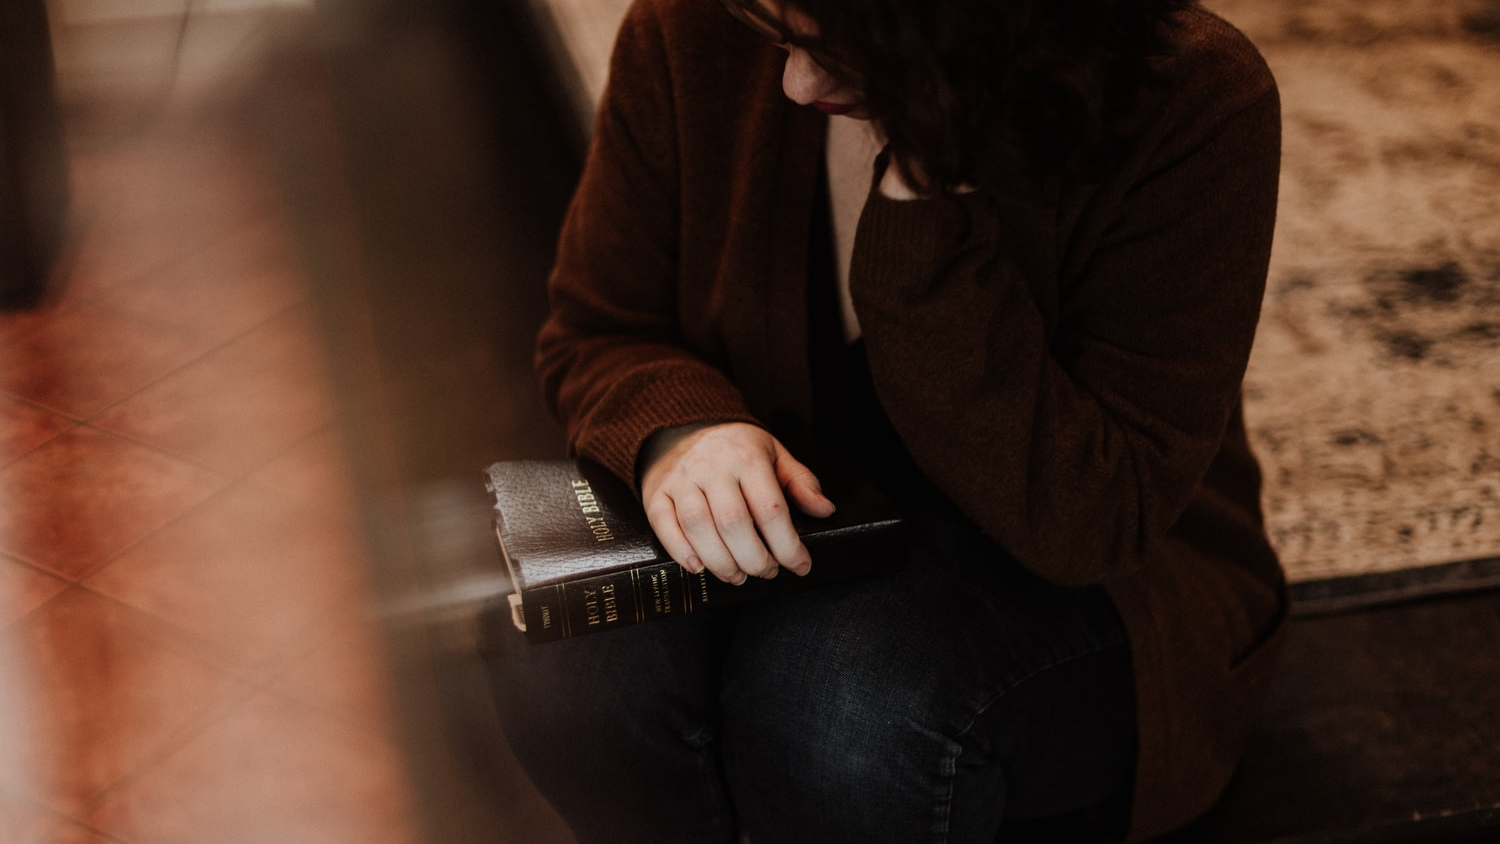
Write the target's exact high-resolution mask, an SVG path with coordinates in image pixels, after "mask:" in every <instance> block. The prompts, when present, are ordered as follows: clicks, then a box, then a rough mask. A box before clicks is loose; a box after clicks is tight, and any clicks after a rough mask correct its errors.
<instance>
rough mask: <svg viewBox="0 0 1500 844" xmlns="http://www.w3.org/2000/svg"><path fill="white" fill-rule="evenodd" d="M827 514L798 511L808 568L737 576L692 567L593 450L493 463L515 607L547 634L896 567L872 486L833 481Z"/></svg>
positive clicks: (521, 620) (493, 489) (896, 552)
mask: <svg viewBox="0 0 1500 844" xmlns="http://www.w3.org/2000/svg"><path fill="white" fill-rule="evenodd" d="M822 480H823V482H824V487H825V491H826V492H827V494H828V496H829V498H831V499H832V500H833V502H834V504H835V505H836V506H837V508H838V509H837V512H835V513H834V514H833V515H832V516H830V517H829V518H827V519H814V518H811V517H806V516H803V515H802V514H800V513H796V514H794V516H793V519H794V521H795V522H796V524H797V529H798V532H799V533H800V534H801V536H802V541H803V543H804V544H806V545H807V549H808V551H809V553H811V554H812V560H813V564H812V569H811V571H809V572H808V574H807V575H805V576H803V577H798V576H796V575H794V574H792V573H790V572H782V573H781V574H779V575H778V576H777V577H774V578H771V579H769V580H765V579H761V578H755V577H752V578H750V579H749V580H748V581H746V582H745V583H744V584H742V585H740V586H731V585H729V584H727V583H724V582H723V581H720V580H719V579H718V578H716V577H714V576H713V575H712V574H710V573H709V572H707V571H705V572H702V573H700V574H696V575H695V574H691V573H689V572H688V571H687V570H686V569H684V568H682V567H681V566H679V565H678V564H677V563H676V562H674V561H673V560H672V559H671V558H670V557H669V556H667V553H666V551H665V550H663V548H662V547H661V544H660V543H659V542H657V540H656V536H655V534H654V533H653V532H652V530H651V526H650V524H649V523H648V522H647V520H646V513H645V510H644V509H643V508H642V506H641V504H640V502H639V501H638V500H637V499H636V497H635V495H634V493H633V492H632V491H631V490H630V489H629V488H628V487H627V486H626V485H625V484H624V483H622V482H621V481H620V480H619V479H618V478H616V477H615V476H614V475H612V474H610V473H609V471H608V470H606V469H604V468H603V467H602V466H599V465H598V464H596V463H593V462H590V461H587V460H508V461H502V462H499V463H495V464H493V465H491V466H490V467H489V468H488V469H487V470H486V483H485V485H486V487H487V488H488V489H489V491H490V493H491V494H492V495H493V496H494V503H495V532H496V535H497V536H498V537H499V539H500V555H501V557H502V558H503V559H504V561H505V566H506V568H507V569H508V570H509V572H510V579H511V584H512V587H513V591H512V593H511V595H510V596H509V600H510V606H511V618H512V620H513V621H514V622H515V625H516V627H517V628H518V629H520V630H521V631H523V632H524V633H525V634H526V637H527V639H529V640H530V641H532V642H550V641H555V640H558V639H566V638H569V637H572V636H580V635H584V634H587V633H597V632H602V631H605V630H613V629H615V628H617V627H624V626H626V625H630V624H637V623H640V622H643V621H653V620H656V619H663V618H672V617H674V616H678V615H684V614H686V613H692V612H698V611H700V610H704V609H710V608H713V607H719V606H727V605H730V604H737V603H743V602H745V601H749V600H754V599H757V598H761V597H765V596H769V595H775V594H778V593H783V592H788V591H792V590H800V589H807V588H811V587H814V586H818V585H822V584H826V583H832V582H836V581H840V580H846V579H849V578H852V577H856V576H861V575H866V574H872V573H877V572H883V571H890V570H892V569H894V568H896V567H897V566H899V565H901V563H902V561H903V560H904V558H905V543H904V542H902V541H901V538H900V532H901V530H902V524H901V520H900V518H899V517H897V516H896V515H895V511H894V509H893V508H892V507H891V505H890V504H889V502H888V501H886V500H885V499H884V497H883V496H881V495H880V494H879V493H878V492H876V491H875V490H874V488H873V487H870V486H866V485H858V484H847V483H846V484H843V485H842V486H838V485H830V484H829V479H828V478H823V479H822Z"/></svg>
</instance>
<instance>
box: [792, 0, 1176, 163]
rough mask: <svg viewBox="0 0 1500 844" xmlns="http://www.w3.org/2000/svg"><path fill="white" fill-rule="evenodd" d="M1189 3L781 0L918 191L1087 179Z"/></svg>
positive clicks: (1128, 0)
mask: <svg viewBox="0 0 1500 844" xmlns="http://www.w3.org/2000/svg"><path fill="white" fill-rule="evenodd" d="M1192 3H1193V0H794V2H793V3H792V5H793V6H795V7H796V8H797V9H799V10H801V11H803V12H805V13H806V14H807V15H808V16H809V17H811V18H812V19H813V20H815V21H817V23H818V27H819V30H820V36H821V37H820V39H819V40H820V41H821V42H823V44H825V45H826V46H827V47H828V48H829V49H830V51H832V52H833V53H835V54H836V55H837V56H838V57H839V58H840V59H841V60H842V61H845V62H847V63H848V64H849V65H850V66H852V67H854V68H857V69H858V70H859V71H860V72H861V73H862V74H863V81H862V88H863V91H864V96H865V105H866V108H867V109H868V111H869V113H870V116H871V117H872V118H874V119H875V120H877V121H879V122H880V123H881V126H882V128H883V129H884V130H885V133H886V137H887V140H888V141H889V144H890V149H891V153H892V158H893V161H894V163H895V164H896V165H897V166H900V167H902V169H903V175H906V176H907V177H908V181H909V182H911V183H913V184H914V185H918V186H921V188H922V189H924V190H927V191H934V190H941V189H943V188H949V187H953V186H956V185H959V184H964V183H968V184H978V185H984V186H987V187H993V188H1012V189H1013V188H1016V187H1018V186H1020V185H1021V184H1023V183H1029V184H1032V185H1035V184H1037V183H1041V182H1045V181H1047V180H1050V179H1051V178H1053V177H1056V176H1059V175H1063V174H1073V175H1077V176H1082V177H1085V178H1086V177H1087V176H1088V175H1089V174H1090V173H1092V172H1093V171H1095V170H1096V169H1097V168H1098V167H1099V165H1100V164H1101V163H1102V162H1104V161H1106V160H1108V158H1109V156H1110V154H1111V153H1112V151H1113V150H1114V148H1115V147H1116V146H1117V145H1118V140H1119V139H1118V138H1117V137H1116V135H1117V132H1116V128H1117V124H1118V122H1119V118H1120V117H1122V116H1123V115H1124V114H1126V113H1128V112H1129V111H1130V109H1131V108H1132V107H1133V105H1134V104H1135V100H1136V97H1137V94H1138V93H1139V92H1140V91H1141V89H1142V88H1143V86H1145V85H1146V84H1147V83H1148V81H1149V80H1150V79H1151V72H1150V71H1151V66H1152V61H1153V60H1154V59H1155V58H1157V57H1159V56H1161V55H1164V54H1165V53H1166V51H1167V47H1168V44H1169V31H1168V27H1169V26H1170V25H1171V24H1170V17H1171V15H1172V14H1173V13H1175V12H1177V11H1179V10H1181V9H1183V8H1185V7H1187V6H1190V5H1192Z"/></svg>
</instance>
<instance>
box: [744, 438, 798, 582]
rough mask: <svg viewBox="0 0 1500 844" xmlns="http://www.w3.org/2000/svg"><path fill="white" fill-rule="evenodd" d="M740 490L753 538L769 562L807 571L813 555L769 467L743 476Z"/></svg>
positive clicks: (795, 571) (782, 566) (794, 569)
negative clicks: (765, 553)
mask: <svg viewBox="0 0 1500 844" xmlns="http://www.w3.org/2000/svg"><path fill="white" fill-rule="evenodd" d="M740 491H741V493H742V494H743V496H744V500H745V503H746V506H747V507H748V509H749V514H750V518H751V520H752V521H753V522H754V524H755V528H756V539H757V540H758V541H759V542H761V543H762V546H761V547H762V549H763V550H765V551H766V552H767V557H768V558H769V559H770V561H771V563H772V564H773V565H775V566H779V567H781V568H786V569H790V570H791V571H793V572H794V573H796V574H798V575H803V574H807V570H808V568H809V567H810V566H811V565H812V556H811V555H809V554H808V553H807V548H806V547H805V546H804V545H803V544H802V538H801V537H799V536H798V535H797V527H796V525H794V524H792V511H791V508H790V507H789V506H788V505H787V501H786V496H785V495H783V494H782V491H781V484H780V483H778V482H777V478H776V474H775V472H774V470H773V469H772V467H771V466H770V465H766V466H763V467H761V468H760V469H759V470H758V471H756V472H753V473H752V474H750V475H747V476H746V477H744V478H742V479H741V480H740Z"/></svg>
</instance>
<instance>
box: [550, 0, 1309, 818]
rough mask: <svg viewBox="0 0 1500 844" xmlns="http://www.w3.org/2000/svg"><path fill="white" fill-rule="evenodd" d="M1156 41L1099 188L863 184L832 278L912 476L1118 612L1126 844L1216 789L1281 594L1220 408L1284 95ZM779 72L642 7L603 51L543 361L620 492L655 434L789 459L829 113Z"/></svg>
mask: <svg viewBox="0 0 1500 844" xmlns="http://www.w3.org/2000/svg"><path fill="white" fill-rule="evenodd" d="M1179 23H1180V26H1179V27H1177V29H1176V35H1175V39H1176V42H1177V48H1178V49H1177V50H1176V51H1175V53H1174V55H1173V56H1172V57H1171V58H1169V59H1165V60H1163V65H1162V67H1161V71H1162V72H1161V83H1160V84H1158V85H1155V86H1153V87H1152V88H1150V89H1149V90H1148V91H1147V92H1146V94H1145V95H1144V97H1143V99H1142V101H1141V102H1140V104H1139V106H1138V107H1137V108H1136V109H1135V111H1134V112H1133V113H1132V116H1131V117H1130V118H1129V121H1128V123H1127V125H1126V129H1127V133H1128V136H1129V137H1130V138H1131V139H1132V141H1131V143H1130V145H1129V149H1128V151H1127V152H1126V153H1125V154H1124V155H1123V156H1121V157H1118V158H1117V159H1113V163H1112V164H1111V166H1110V167H1109V169H1108V171H1107V172H1106V173H1105V174H1104V175H1103V176H1102V177H1096V178H1093V179H1091V180H1089V181H1088V182H1087V183H1076V184H1075V183H1067V184H1058V185H1056V186H1054V187H1053V188H1050V189H1047V190H1045V191H1041V192H1037V191H1032V192H1029V193H1027V194H1024V195H1019V194H1018V195H1015V196H1011V195H1000V194H997V193H994V192H990V191H978V192H973V193H967V194H958V195H950V196H942V197H937V198H927V199H918V200H912V201H898V200H892V199H888V198H886V197H884V196H882V195H881V194H880V192H879V190H878V189H877V186H878V184H879V175H880V174H879V173H878V172H877V173H872V181H871V185H872V188H871V191H870V194H869V198H868V200H867V201H866V204H865V207H864V209H863V212H862V215H861V217H860V221H859V225H858V229H857V233H856V237H855V246H854V256H853V260H852V264H851V268H850V282H849V283H850V288H851V294H852V296H853V300H854V306H855V309H856V313H857V315H858V318H859V324H860V326H861V328H862V330H863V334H864V341H865V346H866V351H867V354H868V359H869V366H870V372H871V377H872V379H873V382H874V385H875V388H876V393H877V395H878V396H879V398H880V401H881V404H882V406H883V407H884V408H885V410H886V412H887V414H888V415H889V417H890V420H891V422H892V424H893V425H894V427H895V429H896V431H897V432H898V434H899V435H900V438H901V440H902V442H903V444H904V445H905V446H906V448H907V450H908V451H909V452H910V453H911V455H912V457H913V458H914V459H915V460H916V462H917V464H918V465H919V466H920V467H921V468H922V470H923V471H924V472H925V473H926V474H927V475H928V476H929V477H930V478H931V479H932V481H933V482H934V483H935V484H936V485H937V486H938V488H939V489H941V490H942V491H943V492H944V493H945V494H946V495H947V497H949V498H950V499H951V500H952V501H953V502H955V503H956V504H957V505H958V506H959V508H960V509H961V510H962V511H963V512H964V514H965V515H966V516H967V517H968V518H970V519H971V520H972V521H973V522H974V523H975V524H976V525H978V526H979V528H980V529H982V530H983V531H984V532H985V534H987V535H988V536H989V537H990V538H991V539H993V540H994V541H995V542H997V543H998V544H999V545H1000V546H1001V547H1003V548H1004V549H1006V550H1007V551H1008V552H1009V553H1010V554H1011V555H1012V556H1014V557H1015V559H1016V560H1018V561H1019V562H1020V563H1021V564H1022V565H1024V566H1025V567H1027V568H1028V569H1030V570H1031V571H1032V572H1034V573H1036V574H1037V575H1039V576H1041V577H1043V578H1046V579H1047V580H1050V581H1052V582H1054V583H1057V584H1060V585H1088V584H1102V585H1103V586H1104V587H1105V588H1106V589H1107V590H1108V593H1109V595H1110V596H1111V598H1112V599H1113V600H1114V603H1115V605H1116V607H1117V608H1118V610H1119V612H1120V615H1121V617H1122V619H1123V620H1124V623H1125V627H1126V630H1127V632H1128V634H1129V638H1130V642H1131V656H1132V659H1133V665H1134V672H1135V676H1136V698H1137V710H1138V712H1139V716H1138V729H1137V735H1138V747H1139V753H1138V762H1137V766H1136V775H1135V780H1134V792H1133V799H1132V801H1131V803H1132V805H1131V809H1132V811H1131V819H1130V831H1129V838H1130V839H1131V840H1139V839H1142V838H1145V837H1149V836H1151V835H1155V834H1158V833H1161V832H1164V831H1167V830H1170V829H1173V828H1175V827H1178V826H1181V825H1182V824H1184V823H1186V822H1187V821H1188V820H1190V819H1191V818H1192V817H1194V816H1195V815H1197V814H1198V813H1201V812H1202V811H1203V810H1204V809H1206V808H1207V807H1208V806H1209V805H1210V804H1211V803H1212V802H1213V801H1214V800H1215V799H1216V798H1217V796H1218V795H1219V793H1220V791H1221V790H1222V788H1223V787H1224V785H1225V783H1226V782H1227V780H1228V778H1229V775H1230V773H1231V772H1232V769H1233V767H1234V765H1235V762H1236V759H1237V757H1238V755H1239V753H1240V750H1241V748H1242V746H1243V743H1244V740H1245V737H1246V734H1247V732H1248V726H1249V719H1250V717H1251V715H1252V712H1253V710H1254V708H1255V706H1256V704H1257V701H1258V699H1259V698H1260V697H1261V691H1262V689H1263V688H1264V686H1265V684H1266V681H1267V678H1268V674H1269V669H1270V665H1271V662H1272V660H1273V657H1274V654H1275V652H1276V651H1277V650H1278V648H1277V644H1278V642H1279V639H1280V635H1279V634H1280V631H1281V628H1282V627H1283V621H1284V617H1285V604H1286V599H1285V587H1284V582H1283V577H1282V573H1281V570H1280V567H1279V565H1278V563H1277V560H1276V557H1275V554H1274V553H1273V551H1272V549H1271V546H1270V544H1269V542H1268V541H1267V538H1266V534H1265V530H1264V526H1263V523H1262V516H1261V509H1260V500H1259V496H1260V473H1259V469H1258V467H1257V464H1256V462H1255V459H1254V457H1253V456H1252V454H1251V451H1250V447H1249V443H1248V441H1247V437H1246V432H1245V426H1244V422H1243V419H1242V415H1241V395H1240V385H1241V380H1242V377H1243V374H1244V369H1245V365H1246V361H1247V358H1248V356H1249V351H1250V346H1251V341H1252V339H1253V335H1254V331H1255V325H1256V321H1257V319H1258V316H1259V310H1260V303H1261V297H1262V294H1263V292H1264V285H1265V278H1266V268H1267V262H1268V260H1269V254H1270V246H1271V234H1272V227H1273V221H1274V217H1275V207H1276V189H1277V176H1278V170H1279V158H1280V110H1279V100H1278V97H1277V93H1276V88H1275V84H1274V82H1273V80H1272V78H1271V75H1270V73H1269V71H1268V70H1267V68H1266V66H1265V64H1264V62H1263V61H1262V60H1261V58H1260V56H1259V55H1258V54H1257V53H1256V51H1255V49H1254V48H1253V47H1252V46H1251V45H1250V44H1249V42H1248V41H1246V40H1245V39H1244V38H1243V36H1241V35H1240V34H1239V33H1237V32H1236V31H1235V30H1234V29H1233V28H1232V27H1230V26H1229V25H1228V24H1227V23H1225V22H1224V21H1222V20H1220V19H1219V18H1216V17H1214V16H1212V15H1211V14H1209V13H1207V12H1205V11H1202V10H1192V11H1189V12H1186V13H1184V14H1183V15H1182V16H1181V18H1180V20H1179ZM784 58H785V56H784V54H783V53H781V52H779V51H778V50H776V48H774V47H773V46H771V45H769V44H766V43H765V42H763V41H761V40H759V39H757V38H756V37H755V36H754V34H753V33H750V32H748V31H747V30H744V29H743V28H742V27H739V26H738V25H737V24H736V23H735V22H734V21H733V20H731V19H730V18H729V16H728V15H725V14H724V12H723V10H722V9H720V8H719V7H718V4H716V3H711V2H705V0H637V2H636V3H635V4H634V6H633V7H632V8H631V10H630V11H629V12H628V14H627V16H626V19H625V21H624V24H623V26H622V28H621V31H620V34H619V36H618V40H617V42H616V45H615V51H614V54H613V58H612V60H611V66H610V77H609V83H608V86H607V88H606V91H605V94H604V96H603V99H602V103H601V106H600V108H599V111H598V115H597V119H596V124H595V130H594V134H593V139H592V143H591V147H590V151H589V155H588V160H587V163H586V166H585V169H584V173H583V176H582V180H581V182H580V185H579V187H578V190H577V193H576V195H575V197H574V200H573V203H572V205H571V209H570V211H569V213H568V216H567V219H566V221H565V224H564V229H563V233H562V236H561V239H560V242H559V245H558V251H557V261H556V265H555V268H554V271H553V274H552V276H551V279H550V281H549V293H550V298H551V308H552V310H551V315H550V317H549V319H548V320H547V322H546V323H545V325H544V327H543V329H542V332H541V335H540V337H539V340H538V347H537V363H538V369H539V371H540V373H541V377H542V384H543V390H544V393H545V396H546V398H547V400H548V402H549V403H550V406H551V407H552V408H553V410H554V412H555V413H556V414H557V415H558V417H559V418H560V420H561V421H562V422H563V424H564V427H565V429H566V433H567V437H568V441H569V443H570V447H571V448H572V449H573V450H574V451H575V452H576V453H579V454H583V455H586V456H589V457H591V458H594V459H596V460H598V461H600V462H602V463H603V464H604V465H605V466H607V467H608V468H610V469H611V470H612V471H613V472H614V473H616V474H618V475H619V476H620V477H622V478H625V479H627V480H630V481H632V482H633V481H634V478H635V464H636V457H637V453H638V451H639V449H640V447H641V444H642V441H643V440H645V438H646V437H647V436H649V435H650V434H651V433H652V432H654V431H656V430H659V429H661V428H664V427H668V426H672V425H679V424H686V423H692V422H701V421H711V420H739V421H746V422H752V423H755V424H760V425H763V426H765V427H767V428H768V429H770V430H771V431H772V432H773V433H775V434H776V435H777V436H778V437H779V438H781V440H782V441H783V442H784V443H785V444H786V445H787V446H788V448H789V449H791V451H792V453H793V454H798V453H799V451H802V452H805V451H806V450H807V449H810V448H811V447H812V437H811V430H812V419H811V416H812V407H813V402H812V395H811V389H812V388H811V377H810V373H809V360H808V343H807V337H808V313H807V305H806V303H807V295H806V294H807V289H806V288H807V284H808V248H809V243H810V241H811V233H812V231H813V226H814V225H815V221H814V220H813V219H812V209H813V204H814V196H815V190H816V188H817V183H816V180H817V179H818V178H819V177H820V173H821V172H822V171H821V164H822V160H823V156H824V142H825V136H826V129H827V120H828V119H829V118H827V117H825V116H823V115H822V114H820V113H818V112H816V111H814V110H811V109H806V108H799V107H797V106H796V105H794V104H793V103H791V102H789V101H788V100H786V98H785V97H784V96H783V95H782V93H781V87H780V82H781V73H782V65H783V60H784ZM819 223H821V221H819ZM814 564H815V565H816V561H815V562H814Z"/></svg>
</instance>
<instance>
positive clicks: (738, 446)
mask: <svg viewBox="0 0 1500 844" xmlns="http://www.w3.org/2000/svg"><path fill="white" fill-rule="evenodd" d="M669 431H670V429H669ZM672 433H673V434H674V435H673V436H670V437H666V438H660V439H658V440H657V441H656V446H657V448H654V449H653V450H652V454H651V457H650V459H649V460H648V461H647V465H646V466H645V468H644V471H643V473H642V482H641V491H642V495H643V497H644V499H645V501H646V514H647V517H648V519H649V520H650V522H651V527H652V529H653V530H654V531H655V532H656V535H657V538H658V539H660V540H661V543H662V546H663V547H664V548H665V549H666V551H667V553H668V554H670V555H672V558H673V559H675V560H677V561H678V562H679V563H681V564H682V566H683V567H684V568H686V569H688V570H689V571H692V572H695V573H696V572H699V571H702V570H704V569H707V570H708V571H709V572H711V573H712V574H713V575H714V576H715V577H717V578H719V579H720V580H723V581H725V582H727V583H735V584H738V583H743V582H744V580H745V578H746V577H747V576H753V577H765V578H769V577H775V576H776V574H777V572H778V571H780V569H781V568H783V567H784V568H789V569H791V570H792V571H794V572H796V573H797V574H806V573H807V571H808V568H809V566H810V565H811V558H810V556H809V554H808V553H807V549H806V547H805V546H803V544H802V540H801V539H800V538H799V537H798V536H797V531H796V528H795V526H794V525H793V524H792V519H791V512H790V507H789V505H788V503H787V495H792V496H793V498H794V501H795V503H796V504H797V506H799V507H800V508H801V509H803V510H804V511H806V512H808V513H809V514H812V515H819V516H821V515H827V514H829V513H831V512H833V503H832V502H830V501H828V499H827V498H825V497H823V494H822V492H821V491H820V490H819V488H818V482H817V478H816V477H814V476H813V474H812V472H811V471H809V470H808V469H807V467H805V466H803V465H802V464H801V463H799V462H797V461H796V460H794V459H792V457H791V455H790V454H788V453H787V452H786V450H785V449H784V448H783V447H782V446H781V444H780V443H779V442H777V441H776V439H775V437H772V436H771V435H770V434H769V433H767V432H766V431H764V430H763V429H761V428H758V427H755V426H753V425H744V424H740V423H728V424H724V425H716V426H711V427H701V426H699V427H695V428H693V429H691V430H683V431H677V432H672ZM783 490H785V492H783Z"/></svg>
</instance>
